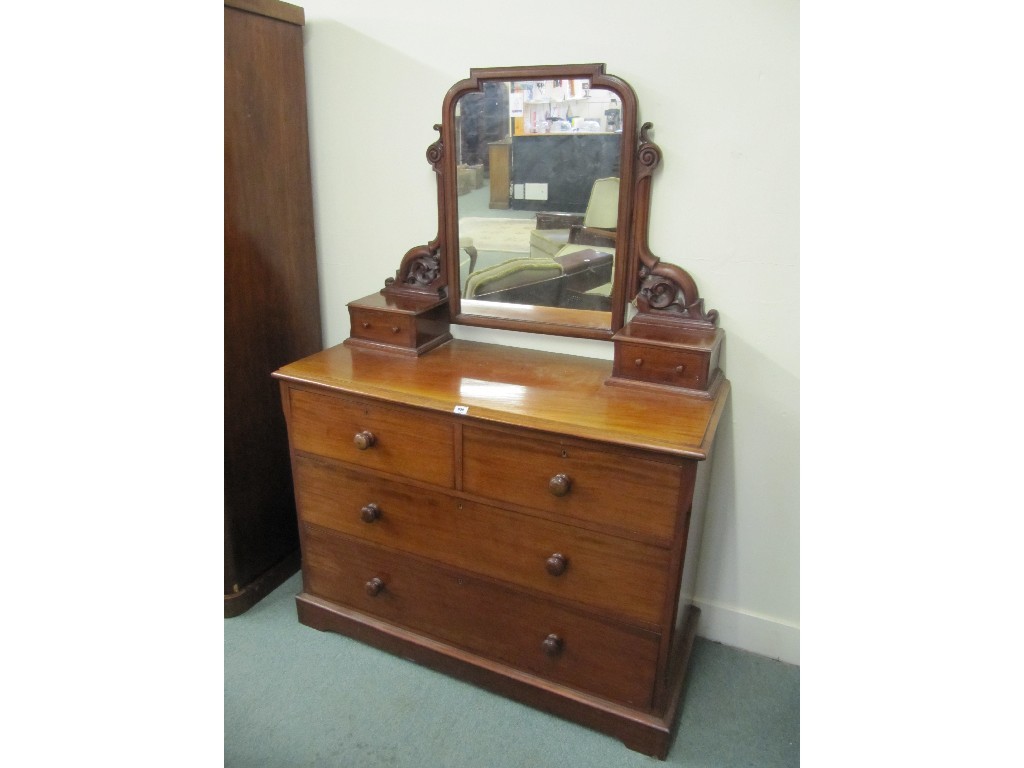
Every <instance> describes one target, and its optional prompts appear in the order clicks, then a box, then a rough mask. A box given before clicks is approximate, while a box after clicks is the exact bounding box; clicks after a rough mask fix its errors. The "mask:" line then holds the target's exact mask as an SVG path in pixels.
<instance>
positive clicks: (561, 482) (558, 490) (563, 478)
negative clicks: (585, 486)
mask: <svg viewBox="0 0 1024 768" xmlns="http://www.w3.org/2000/svg"><path fill="white" fill-rule="evenodd" d="M548 488H549V489H550V491H551V493H553V494H554V495H555V496H565V494H567V493H568V492H569V489H570V488H572V480H570V479H569V476H568V475H565V474H562V473H561V472H559V473H558V474H557V475H555V476H554V477H552V478H551V482H549V483H548Z"/></svg>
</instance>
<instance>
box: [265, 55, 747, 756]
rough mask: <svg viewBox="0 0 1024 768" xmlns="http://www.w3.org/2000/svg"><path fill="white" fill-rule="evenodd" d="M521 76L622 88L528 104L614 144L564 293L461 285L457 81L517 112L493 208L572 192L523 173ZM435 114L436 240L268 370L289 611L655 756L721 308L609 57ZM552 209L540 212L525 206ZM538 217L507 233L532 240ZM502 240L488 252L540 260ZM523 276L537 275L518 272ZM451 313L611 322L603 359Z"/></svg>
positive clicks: (559, 324)
mask: <svg viewBox="0 0 1024 768" xmlns="http://www.w3.org/2000/svg"><path fill="white" fill-rule="evenodd" d="M521 83H526V84H530V83H534V84H535V85H536V87H537V89H538V90H540V91H544V94H543V95H545V96H546V95H547V92H548V89H549V88H550V90H556V89H558V88H561V89H563V91H562V92H563V95H564V92H565V90H566V89H568V91H569V93H570V94H575V93H576V89H577V88H579V89H581V90H582V92H583V93H585V94H586V95H587V97H588V98H589V97H590V95H591V94H592V93H593V90H603V91H607V92H609V93H612V94H614V96H615V97H616V103H617V105H618V106H615V107H607V108H605V110H604V112H602V114H605V115H606V118H607V119H605V120H604V121H601V120H600V119H598V117H597V116H595V115H594V114H593V113H592V112H591V113H588V112H587V110H586V107H585V106H584V105H578V106H574V107H573V114H572V120H566V119H564V118H566V117H569V114H568V108H567V109H566V112H565V114H563V113H562V112H561V109H560V108H553V107H549V108H548V109H547V111H546V112H545V113H544V114H545V116H546V117H547V116H551V117H552V118H556V117H557V121H559V122H561V123H563V124H562V125H560V126H559V130H560V131H562V132H564V133H570V132H572V130H573V129H575V128H577V127H580V128H581V129H583V131H584V132H586V131H587V130H589V131H590V132H591V133H592V134H618V139H615V138H614V137H612V138H611V139H597V140H595V141H591V142H590V143H589V145H590V146H598V145H599V144H601V142H605V143H606V144H609V143H610V144H611V145H613V146H617V147H619V149H618V150H617V151H618V153H619V154H618V156H617V158H614V157H613V158H611V159H610V161H609V164H607V165H604V166H601V167H600V169H599V170H598V171H595V172H594V173H593V174H591V175H587V176H585V177H584V181H583V186H584V188H586V186H587V185H588V184H596V182H597V181H599V180H602V183H608V182H607V179H608V178H613V179H614V182H612V183H613V184H617V186H618V195H619V197H618V200H617V206H615V207H613V208H612V209H611V213H610V214H607V215H606V217H605V221H604V224H605V226H603V227H596V228H597V229H604V230H605V231H604V232H603V233H600V232H599V233H597V235H595V237H596V238H597V239H595V240H593V241H590V242H583V243H578V242H577V243H567V244H569V245H576V246H582V248H579V249H578V250H576V251H574V252H573V258H572V259H563V260H561V261H557V257H554V258H556V263H557V265H558V267H557V269H555V270H553V275H551V276H547V277H544V278H543V279H545V280H563V278H564V276H566V275H569V276H570V277H571V278H572V279H571V280H564V282H565V284H564V285H562V284H559V285H556V286H554V289H555V290H549V289H551V288H552V286H551V285H546V286H544V289H545V290H544V292H543V293H541V292H537V291H535V290H533V288H531V289H530V290H529V291H520V292H519V293H508V292H507V291H508V290H509V287H510V286H509V285H508V284H507V283H506V284H504V285H503V286H502V287H501V288H500V289H496V290H495V291H492V292H490V293H488V292H487V291H482V292H481V293H479V294H474V295H473V296H472V297H468V296H467V295H464V293H465V294H468V293H469V292H470V289H471V288H472V286H470V288H467V287H465V286H466V285H469V280H468V279H467V280H466V281H465V285H464V284H463V278H464V277H465V278H469V277H472V275H473V274H476V273H477V272H482V271H483V270H482V269H479V265H476V266H474V265H473V264H472V262H473V256H474V254H473V250H474V249H475V250H476V251H478V253H477V254H476V256H477V257H480V253H479V251H481V250H486V249H483V248H478V245H479V244H480V242H482V238H481V237H480V236H479V234H477V231H476V230H474V231H473V237H472V238H471V237H469V235H468V233H469V231H470V230H469V225H468V222H467V217H466V216H463V218H462V219H461V228H460V211H463V212H465V211H468V210H469V207H468V205H467V206H461V204H460V202H459V197H460V196H461V195H465V194H467V192H466V191H465V189H464V188H465V187H466V185H467V180H468V179H471V178H473V177H474V176H475V175H476V174H477V171H478V170H479V169H477V168H475V167H474V166H475V165H477V163H473V162H465V163H462V162H459V160H460V159H463V160H468V159H472V158H470V157H469V156H468V153H467V154H465V155H464V156H463V157H462V158H459V156H458V153H457V151H456V149H457V147H458V146H459V142H460V141H462V136H461V135H460V124H459V123H460V120H461V118H463V117H465V116H466V115H467V114H469V107H468V105H469V104H470V103H471V101H472V99H470V100H469V101H462V99H463V98H465V97H466V96H467V95H468V94H478V93H483V94H485V95H486V94H487V92H488V89H489V88H490V89H491V90H497V91H498V92H501V91H502V89H504V92H505V93H506V94H507V95H508V98H509V104H511V106H504V107H499V111H500V109H503V108H504V109H508V110H509V117H510V118H512V119H511V120H510V121H509V122H508V125H509V133H510V134H511V135H510V136H508V137H503V136H497V137H492V138H491V142H492V143H494V144H498V145H499V148H498V151H499V152H505V151H506V149H505V148H504V147H503V146H501V142H504V141H505V140H506V138H507V139H508V143H509V144H510V145H511V155H510V156H509V157H508V158H507V159H508V160H509V161H510V163H511V166H512V168H511V169H509V168H506V169H505V170H506V171H508V170H511V171H512V173H510V174H509V176H508V177H507V180H506V179H505V178H503V179H502V181H501V182H499V183H496V184H494V185H492V192H493V193H492V195H491V199H492V201H493V202H494V203H495V205H496V206H497V207H498V209H499V210H500V211H506V210H513V211H514V210H515V207H516V206H519V207H520V208H521V209H527V210H528V209H529V206H530V205H533V206H535V207H537V208H538V209H539V208H541V207H544V206H545V205H547V204H548V203H550V202H551V200H553V199H554V200H557V201H558V202H557V203H551V205H552V206H555V207H562V206H563V205H564V206H565V207H571V204H570V203H565V202H563V201H565V200H570V199H571V195H570V194H569V193H565V192H563V191H560V190H559V188H558V184H557V183H556V179H561V178H562V177H563V176H568V175H571V174H570V173H568V171H564V169H563V171H560V172H559V173H557V174H555V175H549V177H548V178H547V180H543V179H539V177H534V178H530V177H521V180H520V181H516V178H517V177H516V175H515V174H516V169H515V164H516V159H517V156H516V147H515V138H516V136H519V135H521V134H519V133H518V132H517V131H519V130H523V131H524V134H523V135H522V146H521V147H520V149H519V158H520V159H521V158H522V157H523V156H529V153H530V152H531V151H533V150H536V149H538V148H539V147H554V146H556V143H554V142H553V143H551V144H543V145H542V144H539V143H538V144H535V145H529V144H528V142H531V141H532V142H545V141H548V140H549V139H547V138H544V137H543V136H541V135H539V130H538V132H537V134H535V135H534V136H528V135H525V132H526V131H527V130H528V128H535V129H541V130H542V129H543V128H544V126H543V125H542V123H544V122H547V123H548V126H547V127H548V128H550V127H552V124H553V123H555V122H556V119H552V120H544V121H541V120H536V121H535V120H534V119H533V118H530V119H529V122H527V120H526V119H525V117H524V119H523V124H524V125H525V126H528V128H527V127H522V128H521V126H520V124H518V123H516V122H515V120H514V118H515V117H516V116H518V115H516V114H515V113H516V112H518V111H519V107H520V102H522V104H523V105H524V109H523V112H524V115H525V112H526V106H528V105H529V104H530V102H531V101H537V99H536V96H537V95H538V94H537V93H536V92H532V91H533V86H529V85H527V87H525V89H524V90H525V91H526V95H525V96H522V97H520V96H514V97H513V94H515V93H517V91H516V86H517V84H521ZM551 83H559V84H560V85H558V86H549V84H551ZM495 84H498V85H495ZM521 88H522V87H521ZM591 89H593V90H591ZM531 92H532V97H533V98H531ZM600 98H602V99H604V98H607V100H608V101H607V103H608V104H611V96H607V95H606V94H604V93H602V94H600ZM502 103H503V102H502ZM616 110H619V112H616ZM502 117H504V116H502ZM457 118H459V120H457ZM443 119H444V123H442V124H441V125H440V126H436V127H437V128H438V130H439V131H440V133H441V136H440V138H439V140H438V141H436V142H435V143H433V144H432V145H431V146H430V148H429V149H428V151H427V159H428V161H429V162H430V164H431V166H432V167H433V169H434V171H435V173H436V175H437V198H438V203H437V206H438V233H437V236H436V237H435V238H434V239H433V240H431V241H430V242H428V243H426V244H425V245H420V246H417V247H415V248H412V249H410V250H409V251H408V253H406V255H405V257H404V258H403V259H402V260H401V263H400V265H399V267H398V270H397V273H396V274H395V276H394V277H392V278H389V279H388V280H387V281H386V284H385V286H384V288H383V289H382V290H381V291H380V292H379V293H375V294H373V295H371V296H368V297H365V298H362V299H358V300H356V301H353V302H351V303H350V304H349V312H350V317H351V320H352V330H351V335H350V337H349V338H348V339H346V340H345V342H344V343H342V344H339V345H337V346H335V347H332V348H330V349H327V350H324V351H322V352H319V353H317V354H315V355H312V356H310V357H307V358H305V359H303V360H299V361H297V362H295V363H292V364H290V365H287V366H284V367H283V368H281V369H280V370H279V371H277V372H275V373H274V376H275V378H277V379H278V380H279V382H280V387H281V398H282V405H283V408H284V412H285V416H286V420H287V423H288V436H289V447H290V450H291V460H292V472H293V476H294V480H295V494H296V503H297V508H298V514H299V536H300V543H301V549H302V576H303V582H302V583H303V587H302V592H301V594H299V595H298V596H297V597H296V604H297V609H298V616H299V620H300V621H301V622H302V623H304V624H307V625H309V626H311V627H315V628H318V629H321V630H328V631H333V632H339V633H343V634H346V635H350V636H352V637H355V638H357V639H359V640H361V641H363V642H366V643H369V644H371V645H374V646H376V647H378V648H381V649H383V650H386V651H389V652H391V653H395V654H398V655H400V656H401V657H403V658H405V659H409V660H412V661H415V662H418V663H421V664H425V665H428V666H431V667H434V668H436V669H438V670H441V671H443V672H445V673H447V674H452V675H456V676H458V677H460V678H461V679H464V680H467V681H469V682H472V683H474V684H477V685H480V686H484V687H486V688H489V689H491V690H494V691H497V692H498V693H501V694H503V695H506V696H509V697H512V698H515V699H517V700H519V701H522V702H524V703H526V704H528V705H530V706H534V707H539V708H541V709H544V710H546V711H548V712H551V713H554V714H556V715H559V716H561V717H565V718H568V719H571V720H573V721H576V722H578V723H582V724H584V725H586V726H589V727H591V728H594V729H596V730H599V731H602V732H605V733H608V734H611V735H614V736H616V737H618V738H620V739H622V740H623V741H624V742H625V743H626V745H627V746H628V747H630V748H631V749H635V750H638V751H641V752H644V753H646V754H649V755H655V756H657V757H660V758H662V759H664V758H665V757H666V755H667V754H668V750H669V747H670V746H671V743H672V738H673V734H674V731H675V728H676V720H677V713H678V707H679V703H680V700H681V697H682V692H683V682H684V679H685V676H686V671H687V666H688V664H689V658H690V652H691V649H692V646H693V641H694V637H695V634H696V630H697V622H698V618H699V616H700V609H699V608H698V607H697V606H696V605H695V604H694V594H693V592H694V585H695V578H696V566H697V558H698V555H699V546H700V539H701V528H702V525H703V515H704V509H705V506H706V499H707V496H708V489H709V485H710V473H711V457H712V452H713V447H714V441H715V432H716V428H717V426H718V423H719V420H720V418H721V415H722V413H723V410H724V408H725V404H726V401H727V399H728V394H729V382H728V381H727V380H726V379H725V378H724V376H723V375H722V372H721V370H720V369H719V359H720V351H721V346H722V340H723V332H722V331H721V330H720V329H719V328H718V327H717V320H718V313H717V312H714V311H706V310H705V309H704V305H703V300H702V299H701V298H700V295H699V293H698V291H697V286H696V283H695V282H694V280H693V278H692V277H691V276H690V275H689V273H687V272H686V270H684V269H682V268H680V267H678V266H674V265H672V264H667V263H665V262H663V261H661V260H660V259H659V258H658V257H656V256H655V255H654V254H652V253H651V251H650V249H649V248H648V244H647V231H648V217H649V211H650V199H651V176H652V173H653V171H654V169H655V168H656V167H657V165H658V163H659V161H660V157H661V153H660V151H659V149H658V147H657V146H656V145H655V144H654V143H653V142H652V141H651V140H650V136H649V134H650V128H651V126H650V124H645V125H643V126H642V127H639V128H637V105H636V97H635V95H634V94H633V91H632V89H631V88H630V87H629V86H628V85H627V84H626V83H624V82H623V81H621V80H619V79H617V78H613V77H611V76H609V75H606V74H605V71H604V65H602V64H589V65H574V66H544V67H511V68H501V69H474V70H472V71H471V73H470V77H469V78H468V79H467V80H464V81H462V82H460V83H458V84H456V85H455V86H454V87H453V88H452V89H451V91H449V93H448V95H447V97H446V98H445V107H444V118H443ZM574 121H575V122H574ZM588 122H590V123H591V124H590V125H587V124H586V123H588ZM595 126H596V127H595ZM462 127H463V128H465V126H462ZM616 142H617V143H616ZM583 143H586V142H583ZM581 146H582V143H581ZM488 170H489V171H490V173H492V174H493V173H496V172H498V170H499V165H498V164H496V165H492V166H491V167H490V168H489V169H488ZM520 170H521V169H520ZM537 172H538V173H539V172H540V171H537ZM615 173H618V176H615V175H614V174H615ZM485 175H486V174H485ZM592 177H593V178H592ZM460 181H461V183H462V186H460ZM506 183H507V186H503V185H506ZM517 184H521V187H519V188H517V187H516V185H517ZM528 184H529V185H533V186H530V187H527V185H528ZM585 191H586V190H584V192H585ZM460 193H461V194H460ZM577 198H578V196H577ZM503 205H504V206H507V208H501V206H503ZM575 205H576V206H577V207H578V206H579V203H576V204H575ZM557 213H560V211H556V212H554V214H553V213H552V211H548V210H543V211H540V210H538V211H537V214H536V220H537V221H538V222H539V220H540V218H541V215H543V216H545V217H549V218H550V216H549V214H550V215H555V214H557ZM503 215H505V216H506V217H507V218H510V219H511V218H514V217H513V216H511V215H510V214H503ZM533 215H534V214H533V213H532V212H529V211H528V212H527V214H526V215H525V216H519V220H520V221H526V222H528V223H527V224H526V225H522V224H520V225H518V226H519V227H520V229H522V230H524V231H526V232H527V233H528V234H529V235H530V238H531V240H530V243H531V246H532V244H533V242H534V241H533V237H534V232H533V230H534V225H533V224H532V222H531V218H532V217H533ZM609 225H610V226H609ZM583 226H584V227H585V228H587V227H589V225H587V224H584V225H583ZM590 228H591V229H593V228H594V227H590ZM569 229H570V230H571V227H570V228H569ZM591 234H593V233H591ZM569 236H571V234H570V235H569ZM495 250H496V251H497V250H500V249H495ZM579 253H583V256H578V254H579ZM595 253H596V254H597V255H596V256H595V255H594V254H595ZM500 258H502V259H505V261H501V262H500V264H501V265H503V268H504V265H506V262H507V261H512V260H517V259H523V258H525V259H536V260H538V261H539V262H543V263H544V265H546V264H547V262H545V261H544V259H545V258H547V257H546V256H544V255H538V256H534V255H528V256H526V257H523V256H521V255H517V254H516V253H512V255H511V256H505V255H501V256H500ZM588 260H589V261H588ZM464 264H468V265H469V266H464ZM581 264H583V265H585V267H580V265H581ZM597 267H600V269H597ZM574 269H576V270H577V271H572V270H574ZM580 270H582V271H587V272H588V274H587V279H586V280H581V279H580V275H581V274H582V272H581V271H580ZM602 270H603V271H602ZM601 280H605V281H607V284H606V285H600V284H599V282H600V281H601ZM476 282H478V283H479V282H482V280H477V281H476ZM523 285H527V286H529V285H532V284H529V283H524V284H517V285H513V286H511V287H512V288H515V289H517V290H518V289H520V288H522V287H523ZM588 286H591V287H588ZM477 287H479V286H477ZM593 288H598V289H601V290H599V291H598V292H597V293H591V292H590V291H592V290H593ZM498 291H506V292H504V293H498ZM495 293H498V296H497V298H495V295H494V294H495ZM552 296H555V297H557V299H552V298H551V297H552ZM566 297H569V300H566ZM472 302H476V303H475V304H472ZM544 302H548V303H544ZM580 302H582V303H583V305H584V308H583V309H580V308H579V306H580ZM593 307H598V309H596V310H595V309H594V308H593ZM588 313H590V314H588ZM593 313H596V314H599V315H600V318H599V322H597V321H594V320H593V318H594V317H595V316H596V315H595V314H593ZM452 323H464V324H469V325H475V326H485V327H491V328H495V329H499V330H520V331H533V332H538V333H545V334H558V335H564V336H572V337H582V338H594V339H606V340H609V341H610V342H611V343H613V344H614V360H613V361H609V360H598V359H592V358H585V357H578V356H573V355H565V354H555V353H550V352H539V351H535V350H530V349H524V348H522V347H513V346H504V345H501V344H496V343H480V342H472V341H467V340H462V339H454V338H453V337H452V334H451V325H452ZM324 674H330V670H325V671H324Z"/></svg>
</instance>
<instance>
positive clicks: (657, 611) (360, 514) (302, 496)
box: [295, 457, 669, 624]
mask: <svg viewBox="0 0 1024 768" xmlns="http://www.w3.org/2000/svg"><path fill="white" fill-rule="evenodd" d="M295 477H296V489H297V494H298V496H297V498H298V507H299V515H300V517H301V519H302V520H303V521H305V522H310V523H316V524H317V525H322V526H325V527H327V528H331V529H333V530H337V531H341V532H344V533H347V534H349V535H351V536H357V537H359V538H361V539H365V540H367V541H371V542H374V543H376V544H383V545H386V546H389V547H392V548H395V549H400V550H403V551H406V552H411V553H413V554H420V555H423V556H424V557H428V558H431V559H434V560H439V561H442V562H444V563H447V564H448V565H452V566H456V567H458V568H462V569H464V570H467V571H473V572H475V573H480V574H484V575H487V576H491V577H493V578H496V579H501V580H503V581H508V582H511V583H513V584H516V585H522V586H526V587H528V588H531V589H535V590H539V591H542V592H544V593H547V594H550V595H556V596H558V597H561V598H564V599H568V600H575V601H578V602H580V603H584V604H586V605H587V606H590V607H593V608H595V609H598V610H601V611H610V612H612V613H614V614H616V615H619V616H621V617H624V618H626V619H630V620H635V621H642V622H647V623H649V624H658V623H660V621H661V618H662V613H663V611H664V609H665V598H666V590H667V588H668V585H667V576H666V573H667V570H668V567H669V551H668V550H667V549H662V548H660V547H656V546H653V545H650V544H644V543H641V542H637V541H632V540H629V539H619V538H615V537H613V536H610V535H607V534H602V533H597V532H593V531H588V530H586V529H581V528H576V527H571V526H568V525H565V524H563V523H558V522H554V521H551V520H545V519H541V518H536V517H530V516H527V515H521V514H517V513H515V512H510V511H507V510H504V509H498V508H495V507H491V506H487V505H484V504H476V503H473V502H470V501H466V500H463V499H459V498H456V497H451V496H448V495H447V494H445V493H443V492H432V491H427V490H424V489H421V488H415V487H411V486H407V485H403V484H400V483H395V482H387V483H385V482H382V481H381V480H379V479H376V478H373V477H368V476H366V475H363V474H361V473H360V472H358V471H354V470H350V469H347V468H345V467H341V466H338V465H336V464H330V463H327V462H324V461H318V460H315V459H310V458H304V457H298V458H297V459H296V461H295Z"/></svg>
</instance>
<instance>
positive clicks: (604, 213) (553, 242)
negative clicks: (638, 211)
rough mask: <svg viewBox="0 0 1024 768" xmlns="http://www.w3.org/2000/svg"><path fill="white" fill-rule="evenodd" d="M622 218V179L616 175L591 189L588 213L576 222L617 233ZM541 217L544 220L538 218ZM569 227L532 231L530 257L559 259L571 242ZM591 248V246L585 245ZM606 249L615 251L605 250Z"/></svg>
mask: <svg viewBox="0 0 1024 768" xmlns="http://www.w3.org/2000/svg"><path fill="white" fill-rule="evenodd" d="M618 216H619V180H618V178H616V177H615V176H609V177H608V178H604V179H597V180H596V181H594V185H593V186H592V187H591V189H590V200H589V201H588V202H587V210H586V212H585V213H584V214H583V217H582V220H580V219H576V222H577V223H580V224H582V225H583V226H584V227H596V228H597V229H606V230H611V231H614V230H615V227H616V224H617V223H618ZM538 218H540V217H538ZM570 232H571V230H570V229H569V228H567V227H566V228H561V227H560V228H556V229H540V228H538V229H534V230H533V231H532V232H530V256H533V257H534V258H540V257H542V256H551V257H555V256H557V255H559V252H560V251H561V250H562V249H563V248H564V247H565V246H566V245H568V244H569V243H570V240H569V235H570ZM583 247H587V246H583ZM603 250H611V249H608V248H605V249H603Z"/></svg>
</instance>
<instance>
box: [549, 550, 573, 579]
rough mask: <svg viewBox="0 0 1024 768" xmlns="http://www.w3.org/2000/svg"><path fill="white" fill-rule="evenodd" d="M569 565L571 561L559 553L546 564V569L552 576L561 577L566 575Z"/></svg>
mask: <svg viewBox="0 0 1024 768" xmlns="http://www.w3.org/2000/svg"><path fill="white" fill-rule="evenodd" d="M568 565H569V561H568V560H567V559H566V557H565V555H563V554H561V553H559V552H556V553H555V554H553V555H552V556H551V557H549V558H548V559H547V561H546V562H545V563H544V567H545V568H547V570H548V573H550V574H551V575H552V576H561V575H562V574H563V573H565V569H566V567H567V566H568Z"/></svg>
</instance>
